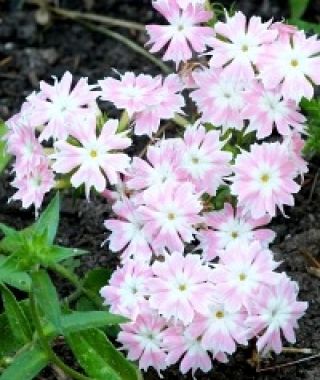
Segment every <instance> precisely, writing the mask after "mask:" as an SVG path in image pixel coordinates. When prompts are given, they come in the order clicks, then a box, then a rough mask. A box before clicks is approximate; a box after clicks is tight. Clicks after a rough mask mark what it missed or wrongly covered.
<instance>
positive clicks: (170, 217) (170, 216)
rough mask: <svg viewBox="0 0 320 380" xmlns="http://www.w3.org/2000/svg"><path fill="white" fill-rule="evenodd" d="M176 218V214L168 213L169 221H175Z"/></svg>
mask: <svg viewBox="0 0 320 380" xmlns="http://www.w3.org/2000/svg"><path fill="white" fill-rule="evenodd" d="M175 218H176V216H175V214H174V213H173V212H169V213H168V219H169V220H175Z"/></svg>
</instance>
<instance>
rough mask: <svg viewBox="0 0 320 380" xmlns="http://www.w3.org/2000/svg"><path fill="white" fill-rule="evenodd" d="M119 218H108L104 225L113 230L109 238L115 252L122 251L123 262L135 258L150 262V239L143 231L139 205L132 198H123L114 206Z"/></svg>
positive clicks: (110, 246) (110, 245) (111, 247)
mask: <svg viewBox="0 0 320 380" xmlns="http://www.w3.org/2000/svg"><path fill="white" fill-rule="evenodd" d="M112 209H113V212H114V213H115V214H116V216H117V217H118V219H108V220H106V221H105V222H104V226H105V227H106V228H107V229H108V230H110V231H111V235H110V236H109V238H108V241H109V248H110V249H111V250H112V251H113V252H117V251H121V250H123V251H122V253H121V259H122V262H125V261H127V260H128V259H130V258H133V259H134V260H136V261H145V262H149V261H150V259H151V256H152V250H151V248H150V243H149V240H148V238H147V236H146V234H145V233H144V231H143V222H142V220H141V216H140V215H139V212H138V211H137V205H136V204H135V203H134V202H133V201H132V200H130V199H127V198H125V199H123V200H122V201H118V202H116V203H115V204H114V205H113V206H112Z"/></svg>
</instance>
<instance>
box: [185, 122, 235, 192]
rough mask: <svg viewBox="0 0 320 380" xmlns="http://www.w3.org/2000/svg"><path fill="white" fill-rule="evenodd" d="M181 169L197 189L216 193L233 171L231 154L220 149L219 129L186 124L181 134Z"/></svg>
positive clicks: (222, 144) (222, 143) (197, 124)
mask: <svg viewBox="0 0 320 380" xmlns="http://www.w3.org/2000/svg"><path fill="white" fill-rule="evenodd" d="M183 140H184V146H183V147H182V154H181V168H182V170H183V171H184V172H185V174H186V175H187V178H188V179H189V180H190V181H191V182H192V183H193V184H194V185H195V189H196V191H199V192H200V193H209V194H211V195H215V194H216V191H217V189H218V187H219V186H220V185H222V184H223V183H224V178H225V177H226V176H228V175H230V174H231V173H232V171H231V165H230V161H231V160H232V154H231V153H230V152H224V151H223V150H222V148H223V146H224V144H225V143H224V142H223V141H220V133H219V132H218V131H209V132H206V130H205V128H204V126H203V125H201V124H199V123H196V124H195V125H193V126H188V127H187V128H186V131H185V133H184V137H183Z"/></svg>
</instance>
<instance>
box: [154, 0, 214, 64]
mask: <svg viewBox="0 0 320 380" xmlns="http://www.w3.org/2000/svg"><path fill="white" fill-rule="evenodd" d="M153 7H154V8H155V9H156V10H157V11H158V12H160V13H161V14H162V15H163V16H164V17H165V18H166V20H168V22H169V23H170V25H147V26H146V29H147V32H148V34H149V36H150V40H149V42H148V43H149V44H150V45H153V46H152V48H151V49H150V51H151V52H152V53H155V52H158V51H160V50H161V49H162V48H164V47H165V46H166V45H168V46H167V48H166V52H165V54H164V56H163V60H165V61H170V60H172V61H174V62H175V63H176V65H177V66H178V65H179V63H180V62H183V61H187V60H189V59H190V58H192V51H195V52H196V53H202V52H203V51H204V50H205V49H206V44H207V41H208V39H209V37H211V36H212V35H213V30H212V28H211V27H206V26H201V25H200V24H201V23H205V22H207V21H209V20H210V19H211V17H212V13H211V12H209V11H206V10H205V9H204V7H203V6H201V5H194V4H191V3H190V4H188V5H187V7H186V8H184V9H181V8H180V7H179V4H178V2H177V0H157V1H154V2H153Z"/></svg>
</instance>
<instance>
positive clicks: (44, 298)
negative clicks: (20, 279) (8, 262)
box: [31, 270, 61, 332]
mask: <svg viewBox="0 0 320 380" xmlns="http://www.w3.org/2000/svg"><path fill="white" fill-rule="evenodd" d="M31 290H32V292H33V293H34V295H35V299H36V302H37V304H38V306H39V307H40V308H41V310H42V312H43V313H44V315H45V317H46V319H47V320H48V321H49V322H51V323H52V324H53V325H54V327H55V328H56V329H57V330H58V331H59V332H60V331H61V309H60V304H59V298H58V294H57V291H56V288H55V287H54V285H53V283H52V281H51V279H50V277H49V275H48V274H47V272H45V271H43V270H41V271H37V272H34V273H33V274H32V287H31Z"/></svg>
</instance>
